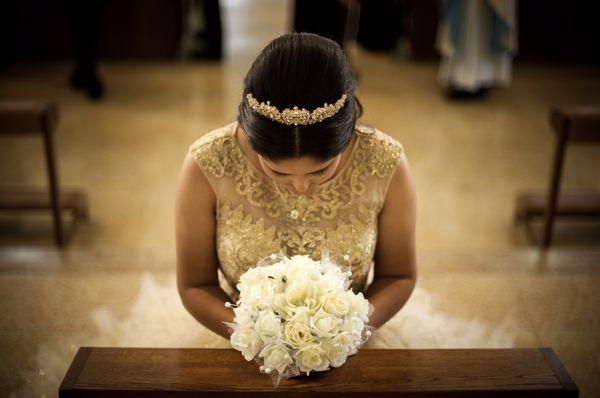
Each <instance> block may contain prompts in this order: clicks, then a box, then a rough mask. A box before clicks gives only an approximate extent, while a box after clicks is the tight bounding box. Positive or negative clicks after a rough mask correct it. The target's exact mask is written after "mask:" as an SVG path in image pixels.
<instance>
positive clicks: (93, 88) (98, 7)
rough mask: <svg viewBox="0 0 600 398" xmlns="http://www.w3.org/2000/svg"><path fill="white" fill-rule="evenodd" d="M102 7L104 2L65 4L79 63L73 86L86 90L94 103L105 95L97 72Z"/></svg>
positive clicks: (72, 0)
mask: <svg viewBox="0 0 600 398" xmlns="http://www.w3.org/2000/svg"><path fill="white" fill-rule="evenodd" d="M103 6H104V0H86V1H77V0H65V10H66V14H67V19H68V21H69V30H70V32H71V40H72V45H73V52H74V54H75V60H76V65H75V68H74V70H73V72H72V74H71V76H70V83H71V85H72V86H73V87H75V88H81V89H84V90H86V92H87V94H88V96H89V97H90V98H92V99H98V98H100V97H102V95H103V93H104V89H103V87H102V83H101V82H100V79H99V77H98V72H97V68H96V62H97V59H96V51H97V43H98V25H99V22H100V15H101V12H102V8H103Z"/></svg>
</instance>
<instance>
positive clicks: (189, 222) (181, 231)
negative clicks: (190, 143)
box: [175, 154, 234, 339]
mask: <svg viewBox="0 0 600 398" xmlns="http://www.w3.org/2000/svg"><path fill="white" fill-rule="evenodd" d="M215 201H216V198H215V195H214V192H213V190H212V187H211V186H210V184H209V182H208V179H207V178H206V176H205V175H204V173H203V172H202V170H200V168H199V167H198V165H197V164H196V161H195V159H194V158H193V156H192V155H191V154H188V156H187V157H186V159H185V161H184V162H183V167H182V170H181V176H180V179H179V184H178V186H177V193H176V198H175V239H176V246H177V288H178V290H179V295H180V297H181V301H182V303H183V305H184V306H185V308H186V309H187V310H188V311H189V312H190V314H192V315H193V316H194V318H196V319H197V320H198V322H200V323H201V324H203V325H204V326H206V327H207V328H209V329H210V330H212V331H213V332H215V333H217V334H219V335H221V336H223V337H224V338H226V339H229V336H230V333H229V331H228V329H227V326H226V325H225V324H223V321H226V322H233V318H234V313H233V310H232V309H231V308H227V307H225V302H226V301H229V297H228V296H227V295H226V294H225V292H223V290H222V289H221V288H220V287H219V280H218V278H217V267H218V259H217V254H216V246H215V212H214V206H215Z"/></svg>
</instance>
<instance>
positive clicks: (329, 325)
mask: <svg viewBox="0 0 600 398" xmlns="http://www.w3.org/2000/svg"><path fill="white" fill-rule="evenodd" d="M341 321H342V320H341V319H340V318H338V317H337V316H335V315H333V314H330V313H328V312H326V311H323V310H322V309H321V310H319V311H318V312H317V313H316V314H315V315H313V316H312V317H311V318H310V327H311V329H312V330H313V331H314V332H315V334H316V335H317V336H319V337H333V336H335V335H336V334H337V333H338V330H339V325H340V323H341Z"/></svg>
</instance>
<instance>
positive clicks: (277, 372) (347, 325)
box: [225, 254, 374, 387]
mask: <svg viewBox="0 0 600 398" xmlns="http://www.w3.org/2000/svg"><path fill="white" fill-rule="evenodd" d="M350 274H351V273H350V272H344V271H343V270H342V269H341V267H340V266H338V265H337V264H335V263H333V262H331V261H330V260H329V259H328V257H327V256H326V255H324V256H323V258H322V259H321V261H314V260H312V259H311V258H310V257H309V256H307V255H303V256H299V255H297V256H293V257H291V258H289V257H286V256H283V255H276V254H273V255H271V256H270V257H267V258H265V259H263V260H261V261H259V263H258V264H257V266H256V267H254V268H251V269H249V270H248V271H246V272H245V273H244V274H243V275H242V276H241V277H240V280H239V283H238V284H237V288H238V290H239V292H240V295H239V300H238V301H237V303H236V304H231V303H226V304H225V305H226V306H228V307H230V306H231V307H234V313H235V318H234V321H235V322H234V323H229V322H225V323H226V324H227V325H228V326H229V328H230V332H231V336H230V341H231V345H232V347H233V348H234V349H236V350H238V351H241V352H242V354H243V356H244V358H245V359H246V360H247V361H251V360H253V359H254V360H255V361H256V362H257V363H258V364H259V365H260V371H261V372H264V373H269V374H270V375H271V377H272V380H273V385H274V386H275V387H277V386H278V385H279V382H280V380H281V379H282V378H284V379H285V378H289V377H294V376H299V375H300V372H306V374H307V375H309V374H310V372H311V371H315V372H318V371H325V370H328V369H329V368H330V367H338V366H341V365H342V364H344V362H346V358H347V357H348V356H350V355H354V354H355V353H356V352H357V351H358V348H359V347H360V346H361V345H363V344H364V342H365V341H366V340H367V339H368V338H369V336H370V335H371V334H372V330H373V329H374V328H373V327H372V326H370V325H368V324H367V323H368V320H369V316H370V315H371V313H372V312H373V309H374V308H373V305H372V304H370V303H369V301H368V300H367V299H365V298H364V297H363V294H362V293H361V292H359V293H354V292H353V291H352V289H348V287H349V285H350V280H349V278H348V277H349V275H350Z"/></svg>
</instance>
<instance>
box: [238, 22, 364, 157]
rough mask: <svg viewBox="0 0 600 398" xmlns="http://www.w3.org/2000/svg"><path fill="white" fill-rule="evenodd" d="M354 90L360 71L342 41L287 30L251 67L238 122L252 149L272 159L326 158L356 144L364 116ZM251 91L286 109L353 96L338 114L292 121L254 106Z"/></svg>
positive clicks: (267, 47)
mask: <svg viewBox="0 0 600 398" xmlns="http://www.w3.org/2000/svg"><path fill="white" fill-rule="evenodd" d="M354 89H355V78H354V74H353V72H352V68H351V66H350V63H349V62H348V59H347V57H346V54H345V53H344V51H343V49H342V48H341V47H340V46H339V44H337V43H336V42H335V41H333V40H331V39H328V38H326V37H323V36H319V35H316V34H314V33H297V32H294V33H286V34H284V35H282V36H279V37H278V38H276V39H275V40H273V41H271V42H270V43H269V44H268V45H267V46H266V47H265V48H264V49H263V50H262V51H261V53H260V54H259V56H258V57H257V58H256V60H255V61H254V63H253V64H252V66H251V67H250V70H249V71H248V74H247V75H246V77H245V79H244V92H243V97H242V102H241V103H240V105H239V113H238V116H237V120H238V122H239V124H240V126H241V127H242V129H243V130H244V132H245V133H246V135H247V137H248V142H249V143H250V145H251V146H252V148H253V149H254V150H255V151H256V152H257V153H259V154H261V155H262V156H264V157H266V158H267V159H269V160H272V161H277V160H280V159H284V158H290V157H301V156H312V157H314V158H316V159H317V160H319V161H326V160H329V159H331V158H333V157H335V156H337V155H338V154H340V153H341V152H342V151H343V150H344V149H345V148H346V146H347V145H348V144H349V143H350V141H351V139H352V134H353V133H354V128H355V125H356V119H357V118H359V117H360V116H361V115H362V106H361V104H360V102H359V101H358V98H356V97H355V96H354ZM247 93H252V95H253V97H254V98H256V99H257V100H258V101H259V102H267V101H270V104H271V105H272V106H275V107H277V109H279V110H280V111H283V110H284V109H285V108H290V109H291V108H293V107H294V106H298V108H306V109H308V110H309V111H311V112H312V110H313V109H315V108H317V107H320V106H323V104H324V103H328V104H332V103H334V102H335V101H337V100H338V99H339V98H340V97H341V96H342V94H344V93H345V94H346V95H347V98H346V101H345V103H344V106H343V107H342V108H341V109H340V110H339V111H338V112H337V113H336V114H335V115H333V116H331V117H329V118H327V119H325V120H323V121H321V122H317V123H314V124H310V125H286V124H282V123H280V122H277V121H274V120H271V119H269V118H268V117H265V116H263V115H261V114H259V113H257V112H255V111H254V110H252V108H250V106H249V104H248V101H247V99H246V94H247Z"/></svg>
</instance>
